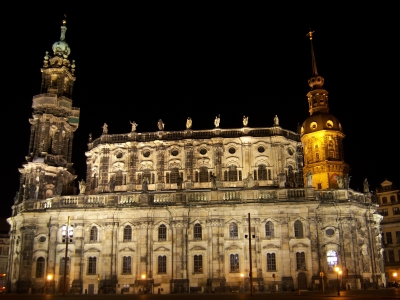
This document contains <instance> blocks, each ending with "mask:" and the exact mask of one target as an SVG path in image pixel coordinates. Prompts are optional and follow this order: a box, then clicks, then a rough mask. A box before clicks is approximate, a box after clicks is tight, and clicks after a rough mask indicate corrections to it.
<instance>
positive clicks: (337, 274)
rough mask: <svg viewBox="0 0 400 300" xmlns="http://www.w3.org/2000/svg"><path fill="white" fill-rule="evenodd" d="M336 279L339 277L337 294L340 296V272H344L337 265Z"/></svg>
mask: <svg viewBox="0 0 400 300" xmlns="http://www.w3.org/2000/svg"><path fill="white" fill-rule="evenodd" d="M335 272H336V279H337V295H338V296H340V287H339V274H342V271H341V270H340V268H339V267H338V266H336V267H335Z"/></svg>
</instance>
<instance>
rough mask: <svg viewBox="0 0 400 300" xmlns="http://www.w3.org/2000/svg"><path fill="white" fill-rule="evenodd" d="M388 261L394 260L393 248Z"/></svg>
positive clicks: (389, 252)
mask: <svg viewBox="0 0 400 300" xmlns="http://www.w3.org/2000/svg"><path fill="white" fill-rule="evenodd" d="M388 261H389V262H394V251H393V250H389V251H388Z"/></svg>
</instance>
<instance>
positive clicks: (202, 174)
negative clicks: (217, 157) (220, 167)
mask: <svg viewBox="0 0 400 300" xmlns="http://www.w3.org/2000/svg"><path fill="white" fill-rule="evenodd" d="M200 182H209V180H208V169H207V167H201V168H200Z"/></svg>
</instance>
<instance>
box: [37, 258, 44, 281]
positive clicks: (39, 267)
mask: <svg viewBox="0 0 400 300" xmlns="http://www.w3.org/2000/svg"><path fill="white" fill-rule="evenodd" d="M44 267H45V260H44V257H39V258H38V259H37V260H36V278H43V277H44Z"/></svg>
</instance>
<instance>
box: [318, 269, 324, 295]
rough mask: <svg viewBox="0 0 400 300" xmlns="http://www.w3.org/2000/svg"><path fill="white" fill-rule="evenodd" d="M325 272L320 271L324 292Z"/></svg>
mask: <svg viewBox="0 0 400 300" xmlns="http://www.w3.org/2000/svg"><path fill="white" fill-rule="evenodd" d="M324 275H325V274H324V272H319V277H321V283H322V294H323V293H324Z"/></svg>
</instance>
